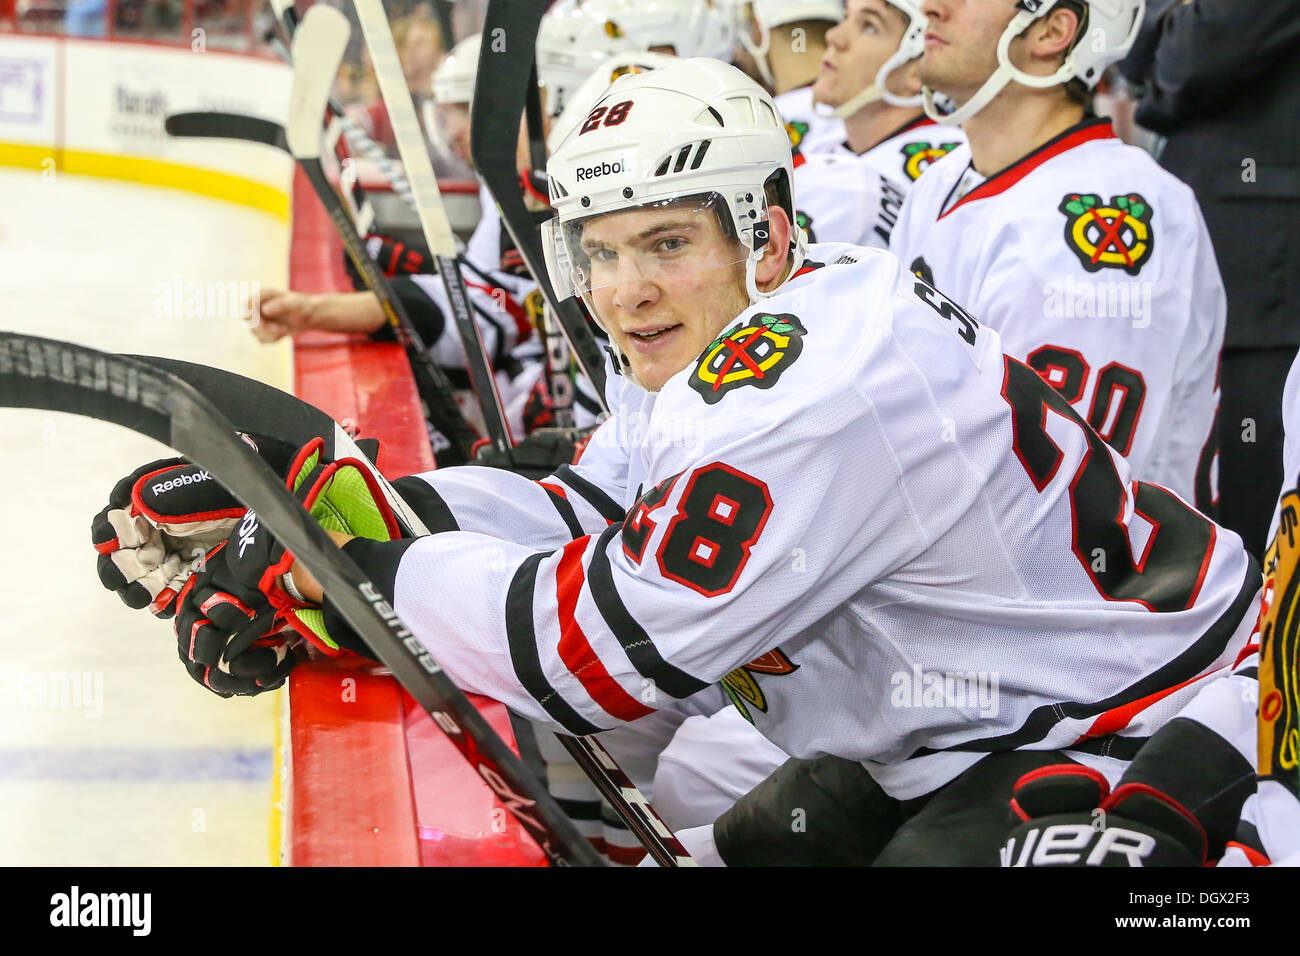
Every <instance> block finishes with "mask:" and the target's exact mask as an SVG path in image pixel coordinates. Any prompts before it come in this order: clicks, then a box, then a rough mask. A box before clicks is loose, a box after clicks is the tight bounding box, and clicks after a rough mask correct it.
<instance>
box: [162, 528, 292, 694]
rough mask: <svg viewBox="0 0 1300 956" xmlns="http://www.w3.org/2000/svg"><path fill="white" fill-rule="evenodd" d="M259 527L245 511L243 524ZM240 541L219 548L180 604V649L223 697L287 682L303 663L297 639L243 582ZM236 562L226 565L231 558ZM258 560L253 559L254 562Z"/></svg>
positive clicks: (192, 669) (191, 669)
mask: <svg viewBox="0 0 1300 956" xmlns="http://www.w3.org/2000/svg"><path fill="white" fill-rule="evenodd" d="M249 523H252V524H256V515H254V514H253V513H252V512H246V513H245V515H244V518H243V519H241V522H240V524H241V525H245V524H249ZM237 551H238V542H237V539H235V538H232V539H231V540H230V541H228V542H225V543H223V544H221V545H218V547H217V550H215V551H214V552H213V554H212V555H211V560H210V562H209V565H208V567H207V568H205V569H204V570H202V571H199V572H198V573H196V574H194V575H193V576H192V577H191V578H190V579H189V581H188V582H186V585H185V587H184V589H183V590H182V591H181V594H180V597H179V599H178V601H177V604H178V606H179V610H178V612H177V614H176V647H177V651H178V652H179V655H180V659H181V663H183V664H184V665H185V669H186V671H187V672H188V673H189V675H190V677H192V678H194V680H195V681H196V682H198V683H199V684H201V685H202V686H204V687H206V688H207V689H208V690H210V691H212V692H213V693H214V694H216V695H217V696H218V697H232V696H240V697H251V696H255V695H257V694H260V693H263V692H264V691H268V690H274V689H275V688H277V687H279V686H280V685H281V684H283V683H284V681H285V679H286V678H287V677H288V676H289V672H290V671H291V670H293V667H294V665H295V664H296V663H297V661H298V657H297V655H296V653H295V652H294V645H295V644H297V643H298V638H297V634H296V633H295V632H294V631H293V630H292V629H291V628H289V627H288V626H287V625H286V623H285V622H284V621H283V620H282V619H281V618H280V616H279V615H278V614H277V613H276V611H275V610H274V608H273V607H272V606H271V604H270V602H269V601H268V600H267V599H266V597H265V596H264V595H263V594H262V593H261V592H260V591H259V590H258V589H257V588H256V587H248V586H247V584H246V582H245V581H244V580H242V578H243V577H244V573H243V572H241V570H240V568H239V565H240V564H241V563H244V562H241V560H240V559H239V558H238V557H237ZM228 558H229V559H233V560H227V559H228ZM256 560H257V559H256V558H254V559H252V561H253V562H255V561H256Z"/></svg>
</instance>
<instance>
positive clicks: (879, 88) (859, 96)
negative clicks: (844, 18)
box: [829, 0, 926, 119]
mask: <svg viewBox="0 0 1300 956" xmlns="http://www.w3.org/2000/svg"><path fill="white" fill-rule="evenodd" d="M885 2H886V3H888V4H889V5H890V6H892V7H893V8H894V9H896V10H897V11H898V12H899V13H901V14H902V15H903V16H904V18H905V19H906V20H907V26H906V27H905V28H904V30H903V38H902V39H901V40H899V41H898V49H897V50H895V51H894V52H893V54H891V55H890V56H889V58H888V59H886V60H885V62H884V63H882V64H880V69H879V70H877V71H876V76H875V79H873V80H872V82H871V85H870V86H868V87H867V88H866V89H864V90H860V91H859V92H857V93H855V94H854V95H853V96H851V97H849V98H848V99H847V100H845V101H844V102H843V103H841V104H840V105H839V106H837V107H835V109H833V110H831V111H830V114H829V115H831V116H835V117H837V118H839V119H846V118H848V117H850V116H852V115H853V114H854V113H856V112H857V111H858V110H860V109H862V107H864V106H866V105H867V104H868V103H874V102H876V101H877V100H884V101H885V102H886V103H888V104H890V105H891V106H912V107H916V106H921V105H922V98H921V94H919V93H917V94H914V95H912V96H904V95H902V94H900V93H895V92H893V91H892V90H890V89H889V85H888V84H889V77H890V74H892V73H893V72H894V71H895V70H897V69H899V68H900V67H903V66H906V65H907V64H908V63H911V62H912V61H913V60H915V59H916V58H917V57H918V56H920V55H921V54H923V53H924V52H925V21H926V16H925V14H924V13H922V12H921V4H920V0H885Z"/></svg>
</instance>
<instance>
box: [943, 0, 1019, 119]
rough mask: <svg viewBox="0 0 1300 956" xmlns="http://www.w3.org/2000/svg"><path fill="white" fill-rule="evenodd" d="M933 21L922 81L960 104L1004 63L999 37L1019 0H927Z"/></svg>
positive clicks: (1013, 13)
mask: <svg viewBox="0 0 1300 956" xmlns="http://www.w3.org/2000/svg"><path fill="white" fill-rule="evenodd" d="M921 12H922V13H924V14H925V15H926V18H927V20H928V22H927V24H926V28H925V54H924V55H923V56H922V57H921V63H920V72H921V82H922V83H924V84H925V85H926V86H928V87H930V88H931V89H933V90H938V91H939V92H940V93H944V94H946V95H947V96H949V97H950V98H951V99H952V100H953V101H954V102H956V103H957V104H958V105H960V104H962V103H964V102H966V100H968V99H970V98H971V96H973V95H974V94H975V91H976V90H978V89H979V88H980V87H981V86H982V85H983V84H984V81H985V80H987V79H988V78H989V77H990V76H991V75H992V74H993V71H994V70H995V69H997V65H998V57H997V49H998V40H999V39H1000V38H1001V36H1002V31H1003V29H1004V28H1005V27H1006V25H1007V24H1008V23H1010V22H1011V18H1012V17H1013V16H1014V15H1015V12H1016V8H1015V2H1014V0H923V2H922V4H921Z"/></svg>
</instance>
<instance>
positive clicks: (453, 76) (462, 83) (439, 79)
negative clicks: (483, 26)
mask: <svg viewBox="0 0 1300 956" xmlns="http://www.w3.org/2000/svg"><path fill="white" fill-rule="evenodd" d="M482 39H483V35H482V34H481V33H475V34H473V35H472V36H467V37H465V39H463V40H461V41H460V42H459V43H457V44H456V45H455V46H454V47H452V48H451V52H450V53H448V54H447V55H446V56H445V57H443V59H442V62H441V63H439V64H438V68H437V69H436V70H434V71H433V83H432V86H433V101H434V102H435V103H438V104H440V105H451V104H455V103H469V102H471V101H472V100H473V99H474V77H475V75H477V73H478V52H479V44H480V41H481V40H482Z"/></svg>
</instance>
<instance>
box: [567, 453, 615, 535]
mask: <svg viewBox="0 0 1300 956" xmlns="http://www.w3.org/2000/svg"><path fill="white" fill-rule="evenodd" d="M554 475H555V477H556V478H559V479H560V480H561V481H562V482H564V483H565V484H566V485H568V486H569V487H570V488H572V489H573V490H574V491H576V492H577V493H578V495H579V497H581V498H582V500H583V501H585V502H587V504H589V505H591V506H592V507H593V508H595V509H596V511H597V513H598V514H599V515H600V516H601V517H602V518H604V519H605V520H606V521H613V522H617V521H622V520H623V519H624V518H625V517H627V512H626V511H624V510H623V509H622V508H620V507H619V506H618V502H616V501H615V500H614V499H613V498H611V497H610V496H609V495H607V494H605V492H603V491H601V490H600V489H599V488H597V487H596V486H595V485H593V484H592V483H591V482H590V481H588V480H587V479H586V478H583V477H582V476H581V475H579V474H578V473H577V472H576V471H574V470H573V466H572V465H561V466H560V467H559V468H556V469H555V471H554Z"/></svg>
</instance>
